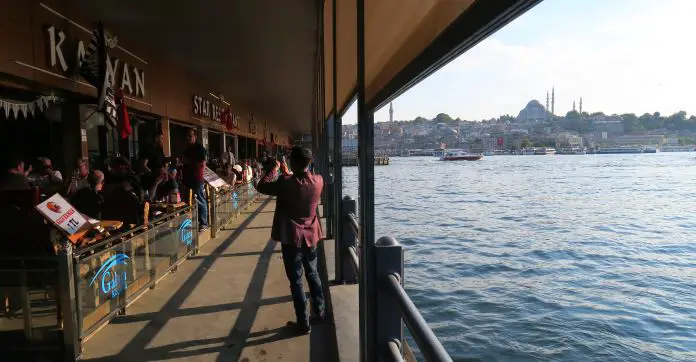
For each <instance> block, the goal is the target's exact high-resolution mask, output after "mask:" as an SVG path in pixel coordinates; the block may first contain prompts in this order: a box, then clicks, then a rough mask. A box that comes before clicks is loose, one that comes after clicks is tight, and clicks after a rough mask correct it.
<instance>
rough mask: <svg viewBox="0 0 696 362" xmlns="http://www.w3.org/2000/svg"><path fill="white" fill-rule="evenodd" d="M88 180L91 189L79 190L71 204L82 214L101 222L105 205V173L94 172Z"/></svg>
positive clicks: (72, 198) (71, 199)
mask: <svg viewBox="0 0 696 362" xmlns="http://www.w3.org/2000/svg"><path fill="white" fill-rule="evenodd" d="M87 180H88V181H89V187H84V188H81V189H79V190H77V192H75V194H74V195H73V196H72V197H71V198H70V203H72V205H73V206H75V208H76V209H77V210H78V211H80V213H82V214H84V215H87V216H89V217H91V218H93V219H97V220H99V219H101V213H102V205H103V204H104V195H102V189H103V188H104V173H103V172H101V171H98V170H97V171H94V172H92V173H91V174H90V175H89V176H87Z"/></svg>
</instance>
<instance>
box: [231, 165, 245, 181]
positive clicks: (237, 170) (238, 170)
mask: <svg viewBox="0 0 696 362" xmlns="http://www.w3.org/2000/svg"><path fill="white" fill-rule="evenodd" d="M232 172H234V175H235V179H236V180H235V184H236V185H239V184H242V183H244V170H243V169H242V166H240V165H234V167H232Z"/></svg>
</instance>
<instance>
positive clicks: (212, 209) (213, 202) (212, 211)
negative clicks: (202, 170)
mask: <svg viewBox="0 0 696 362" xmlns="http://www.w3.org/2000/svg"><path fill="white" fill-rule="evenodd" d="M209 190H210V192H209V193H208V198H209V199H210V201H209V202H208V205H209V206H208V220H210V221H209V224H210V238H211V239H213V238H215V236H216V235H217V228H218V225H217V220H218V218H217V213H218V209H217V189H215V188H214V187H210V188H209Z"/></svg>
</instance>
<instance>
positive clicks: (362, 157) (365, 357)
mask: <svg viewBox="0 0 696 362" xmlns="http://www.w3.org/2000/svg"><path fill="white" fill-rule="evenodd" d="M356 1H357V24H356V25H357V26H356V28H357V46H358V49H357V55H358V57H357V62H358V64H357V70H358V73H357V76H358V77H357V78H358V79H357V91H358V92H357V93H358V157H359V169H358V172H359V188H360V199H359V200H358V202H359V205H360V208H359V210H358V212H359V214H360V243H361V248H360V315H361V320H360V331H361V333H360V339H361V344H362V345H361V349H360V357H361V360H362V361H365V362H367V361H370V362H371V361H376V360H377V354H376V348H375V347H376V346H375V342H376V334H375V330H376V328H375V327H376V320H375V306H376V304H375V299H376V297H377V295H376V293H375V282H376V280H375V276H376V274H375V260H374V253H375V250H374V249H375V204H374V202H375V180H374V163H375V158H374V153H375V150H374V143H375V140H374V123H375V122H374V111H373V109H370V108H369V107H368V106H367V95H366V84H365V55H366V54H365V0H356Z"/></svg>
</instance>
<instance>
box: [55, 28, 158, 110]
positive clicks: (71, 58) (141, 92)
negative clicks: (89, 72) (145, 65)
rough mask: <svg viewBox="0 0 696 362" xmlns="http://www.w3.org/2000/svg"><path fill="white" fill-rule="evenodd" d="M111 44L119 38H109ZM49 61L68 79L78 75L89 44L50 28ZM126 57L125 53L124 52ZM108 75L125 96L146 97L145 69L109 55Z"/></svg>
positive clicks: (107, 61)
mask: <svg viewBox="0 0 696 362" xmlns="http://www.w3.org/2000/svg"><path fill="white" fill-rule="evenodd" d="M109 38H110V39H111V41H109V39H107V44H109V43H112V45H114V44H115V41H113V40H114V39H115V38H113V37H109ZM46 42H47V49H48V54H47V58H48V59H47V62H48V66H49V68H51V69H55V70H58V71H59V72H61V73H62V74H63V75H65V76H66V77H70V76H72V75H73V74H75V70H76V69H78V68H79V67H80V65H81V63H82V61H83V60H84V58H85V54H86V53H87V44H89V43H88V42H87V44H86V42H85V41H83V40H80V39H67V36H66V34H65V32H64V31H63V30H61V29H59V28H57V27H56V26H54V25H49V26H47V27H46ZM124 54H125V53H124ZM106 76H107V77H109V80H110V82H111V84H114V85H115V87H116V88H118V89H121V90H122V91H123V92H124V93H126V94H129V95H133V96H135V97H138V98H144V97H145V70H143V69H139V68H138V67H136V66H134V65H132V64H129V63H127V62H126V61H125V60H122V59H119V58H117V57H112V56H110V55H108V54H107V56H106Z"/></svg>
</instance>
